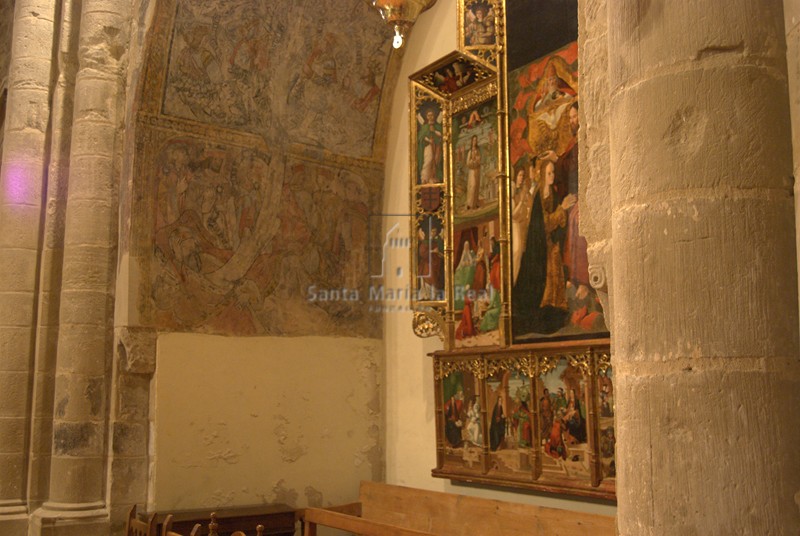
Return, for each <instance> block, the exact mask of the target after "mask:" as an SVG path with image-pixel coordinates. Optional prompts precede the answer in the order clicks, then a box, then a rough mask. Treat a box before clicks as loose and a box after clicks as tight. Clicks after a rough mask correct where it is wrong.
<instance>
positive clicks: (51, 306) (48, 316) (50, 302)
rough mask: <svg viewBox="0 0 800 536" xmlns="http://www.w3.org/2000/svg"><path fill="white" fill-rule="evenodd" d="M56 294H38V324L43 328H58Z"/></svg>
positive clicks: (57, 298)
mask: <svg viewBox="0 0 800 536" xmlns="http://www.w3.org/2000/svg"><path fill="white" fill-rule="evenodd" d="M59 301H60V296H59V294H58V292H52V291H51V292H39V316H38V324H39V325H40V326H45V327H58V308H59Z"/></svg>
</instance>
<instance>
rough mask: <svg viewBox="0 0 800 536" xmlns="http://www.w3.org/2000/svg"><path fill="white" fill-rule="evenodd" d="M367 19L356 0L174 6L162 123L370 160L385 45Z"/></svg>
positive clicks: (186, 1) (234, 0)
mask: <svg viewBox="0 0 800 536" xmlns="http://www.w3.org/2000/svg"><path fill="white" fill-rule="evenodd" d="M368 9H369V8H368V6H367V5H366V4H365V3H364V2H363V1H361V0H338V1H337V2H319V1H316V0H282V1H272V2H253V1H248V0H230V1H226V2H215V3H210V2H197V1H195V0H179V1H178V3H177V14H176V16H175V17H176V18H175V24H174V27H173V30H172V31H173V36H172V41H171V45H170V53H169V54H170V58H169V70H168V77H167V87H166V92H165V100H164V104H163V110H162V111H163V113H165V114H167V115H171V116H175V117H181V118H186V119H196V120H199V121H203V122H210V123H214V124H219V125H225V126H228V127H234V128H240V129H244V130H247V131H250V132H254V133H258V134H260V135H262V136H264V137H265V138H266V139H269V140H289V141H291V142H295V143H303V144H308V145H312V146H316V147H320V148H324V149H327V150H330V151H333V152H336V153H338V154H347V155H352V156H368V155H370V154H371V152H372V143H373V137H374V132H375V123H376V119H377V112H378V105H379V100H380V92H381V86H382V84H383V78H384V71H385V68H386V64H387V59H388V56H389V50H390V45H389V40H388V39H387V34H386V29H385V27H383V26H382V25H381V24H380V23H379V19H378V18H377V17H375V14H374V13H369V12H368V11H367V10H368ZM309 14H315V15H316V16H315V17H309ZM354 20H363V21H367V22H369V23H367V24H353V21H354Z"/></svg>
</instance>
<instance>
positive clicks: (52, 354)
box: [35, 311, 58, 372]
mask: <svg viewBox="0 0 800 536" xmlns="http://www.w3.org/2000/svg"><path fill="white" fill-rule="evenodd" d="M56 312H57V311H56ZM36 344H37V345H38V347H37V357H36V363H35V366H36V370H37V371H39V372H47V371H52V370H55V366H56V354H57V353H58V324H57V323H56V324H51V325H43V324H41V323H40V325H39V328H38V329H37V334H36Z"/></svg>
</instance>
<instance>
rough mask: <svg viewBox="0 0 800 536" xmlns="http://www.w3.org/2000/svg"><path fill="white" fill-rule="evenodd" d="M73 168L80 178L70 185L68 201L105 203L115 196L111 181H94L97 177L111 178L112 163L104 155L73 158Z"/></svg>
mask: <svg viewBox="0 0 800 536" xmlns="http://www.w3.org/2000/svg"><path fill="white" fill-rule="evenodd" d="M71 163H72V166H73V168H75V169H76V170H79V171H80V173H81V177H80V178H79V179H78V180H76V181H74V182H72V183H70V185H69V196H70V199H85V200H98V201H103V202H106V201H108V200H109V199H114V198H115V196H116V186H115V184H114V182H113V181H111V180H102V181H98V180H96V179H97V177H112V176H113V175H114V162H113V160H112V159H111V157H110V156H106V155H96V154H92V155H81V156H73V158H72V160H71Z"/></svg>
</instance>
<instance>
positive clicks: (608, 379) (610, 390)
mask: <svg viewBox="0 0 800 536" xmlns="http://www.w3.org/2000/svg"><path fill="white" fill-rule="evenodd" d="M597 380H598V397H599V407H598V408H599V409H598V413H599V419H598V430H599V432H600V434H599V435H600V439H599V442H600V444H599V447H600V465H601V467H602V478H616V476H617V461H616V447H617V436H616V432H615V430H614V381H613V369H612V368H610V367H609V368H608V370H606V372H604V373H601V374H600V375H599V376H598V378H597Z"/></svg>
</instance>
